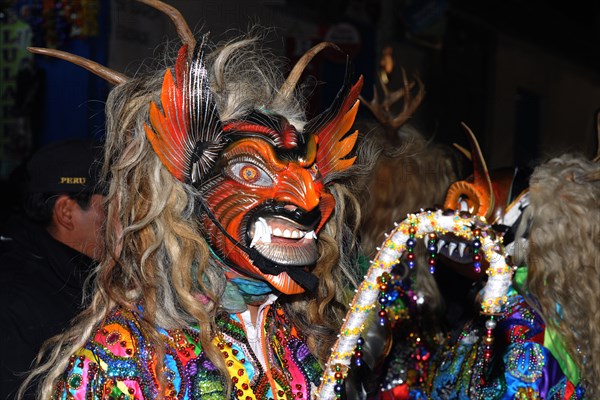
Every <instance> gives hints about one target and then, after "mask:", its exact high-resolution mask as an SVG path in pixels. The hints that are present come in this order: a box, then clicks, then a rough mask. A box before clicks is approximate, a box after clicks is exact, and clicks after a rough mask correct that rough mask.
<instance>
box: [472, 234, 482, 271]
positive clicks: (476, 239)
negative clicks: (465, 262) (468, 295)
mask: <svg viewBox="0 0 600 400" xmlns="http://www.w3.org/2000/svg"><path fill="white" fill-rule="evenodd" d="M472 246H473V268H474V269H475V272H476V273H480V272H481V254H479V249H480V248H481V229H479V228H475V229H473V242H472Z"/></svg>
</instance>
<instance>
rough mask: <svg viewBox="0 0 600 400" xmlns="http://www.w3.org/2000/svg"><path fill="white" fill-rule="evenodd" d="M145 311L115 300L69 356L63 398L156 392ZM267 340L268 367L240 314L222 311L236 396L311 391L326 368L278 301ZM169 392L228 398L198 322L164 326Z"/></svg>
mask: <svg viewBox="0 0 600 400" xmlns="http://www.w3.org/2000/svg"><path fill="white" fill-rule="evenodd" d="M141 313H142V312H141V311H140V313H139V314H138V313H134V312H131V311H128V310H125V309H121V308H118V309H116V310H114V312H113V313H112V314H111V315H110V316H109V317H108V318H107V319H106V322H105V323H104V325H103V326H102V327H100V328H99V329H98V330H97V331H96V332H95V334H94V335H93V337H92V338H91V339H90V340H89V341H88V342H87V344H86V345H85V347H84V348H82V349H81V350H79V351H78V352H77V353H75V354H74V355H73V356H71V360H70V362H69V367H68V369H67V371H65V374H64V375H63V376H62V378H61V379H60V381H59V383H58V384H57V386H56V392H55V395H54V397H55V398H61V399H68V398H86V399H106V398H123V396H124V397H125V398H133V399H142V398H144V399H153V398H156V397H157V396H158V383H157V379H156V376H155V374H154V372H153V371H154V369H153V368H154V366H155V359H154V358H155V356H156V351H155V350H154V349H153V348H152V347H151V346H150V345H149V344H148V343H147V341H146V340H145V339H144V333H143V330H142V328H141V326H140V324H139V318H140V317H141V315H140V314H141ZM264 319H265V323H264V325H263V327H264V329H263V332H262V335H261V336H262V339H261V340H262V341H263V342H262V346H261V347H262V348H263V349H264V351H265V356H266V359H267V360H268V365H269V366H270V369H269V370H268V371H266V370H265V369H264V368H263V367H262V366H261V363H260V362H259V358H258V357H257V354H256V353H255V352H254V351H253V350H252V348H251V345H250V344H249V341H248V337H247V335H246V333H245V330H244V326H243V324H244V323H243V319H242V317H241V316H240V315H238V314H230V315H223V316H221V317H219V318H218V320H217V324H218V325H219V327H220V328H221V333H222V336H221V338H219V339H215V343H216V344H217V346H218V347H219V349H221V350H222V352H223V355H224V357H225V359H226V363H227V368H228V370H229V372H230V376H231V379H232V381H233V383H234V384H235V385H236V389H235V390H233V392H232V393H231V398H240V399H281V398H286V397H285V395H286V394H289V393H292V395H293V397H294V398H299V399H301V398H304V399H308V398H310V396H309V395H310V390H311V386H312V385H318V383H319V377H320V376H321V369H320V367H319V363H318V362H317V361H316V359H315V358H314V357H313V356H312V355H311V354H310V351H309V349H308V347H307V346H306V344H305V343H304V342H303V340H302V338H301V337H300V336H299V335H298V332H297V331H296V329H295V328H294V327H293V326H291V325H290V323H289V321H288V320H287V319H286V317H285V315H284V313H283V310H282V309H281V307H280V306H279V305H278V304H277V303H275V304H273V305H272V306H270V307H268V309H267V310H266V312H265V315H264ZM160 333H161V334H162V336H163V342H164V344H165V354H166V357H165V367H166V368H167V372H166V374H167V377H168V378H167V379H168V381H169V383H168V390H167V392H166V393H165V398H167V399H169V398H172V399H175V398H177V399H224V398H227V396H226V387H227V386H226V383H225V382H224V381H223V379H222V376H221V375H220V373H219V371H218V370H217V369H216V368H215V366H214V365H213V364H212V363H211V361H210V360H209V359H208V358H207V357H206V356H205V355H204V353H203V351H202V346H201V345H200V343H199V339H198V333H199V327H198V326H194V327H190V328H188V329H177V330H169V331H167V330H164V329H161V330H160Z"/></svg>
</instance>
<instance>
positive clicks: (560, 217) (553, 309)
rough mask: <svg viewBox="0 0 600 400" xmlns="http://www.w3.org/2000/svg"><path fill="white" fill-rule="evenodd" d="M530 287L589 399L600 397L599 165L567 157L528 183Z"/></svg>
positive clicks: (551, 163) (543, 168)
mask: <svg viewBox="0 0 600 400" xmlns="http://www.w3.org/2000/svg"><path fill="white" fill-rule="evenodd" d="M530 201H531V208H532V211H531V215H532V217H531V221H530V223H531V228H530V229H531V230H530V235H529V244H528V254H527V264H528V266H529V271H528V276H527V289H528V291H529V293H530V294H531V296H532V297H533V299H534V304H535V305H536V306H537V307H538V308H539V310H540V312H541V315H542V317H543V318H544V320H545V322H546V324H547V325H548V326H550V327H552V328H553V329H555V330H556V331H557V332H558V333H559V334H560V336H561V338H562V340H563V342H564V346H565V349H566V351H567V352H568V353H569V355H570V356H571V358H572V359H573V360H574V361H575V362H576V364H577V366H578V367H579V369H580V372H581V379H582V383H583V384H584V386H585V388H586V398H590V399H595V398H597V397H598V396H599V395H600V252H599V247H598V243H600V163H593V162H591V161H589V160H587V159H584V158H582V157H577V156H574V155H563V156H561V157H559V158H554V159H552V160H550V161H549V162H547V163H545V164H543V165H540V166H539V167H537V168H536V169H535V171H534V173H533V175H532V176H531V181H530Z"/></svg>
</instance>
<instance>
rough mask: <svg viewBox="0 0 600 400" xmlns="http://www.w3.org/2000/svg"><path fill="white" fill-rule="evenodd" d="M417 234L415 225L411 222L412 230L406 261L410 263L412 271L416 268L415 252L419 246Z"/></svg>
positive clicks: (407, 243)
mask: <svg viewBox="0 0 600 400" xmlns="http://www.w3.org/2000/svg"><path fill="white" fill-rule="evenodd" d="M415 233H417V229H416V228H415V223H414V222H411V224H410V228H408V240H407V241H406V260H407V261H408V266H409V268H410V269H413V268H414V267H415V253H414V251H415V246H416V244H417V241H416V240H415Z"/></svg>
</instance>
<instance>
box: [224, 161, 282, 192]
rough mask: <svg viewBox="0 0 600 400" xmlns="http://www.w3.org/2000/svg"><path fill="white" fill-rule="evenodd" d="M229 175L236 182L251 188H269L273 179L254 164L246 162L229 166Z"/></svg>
mask: <svg viewBox="0 0 600 400" xmlns="http://www.w3.org/2000/svg"><path fill="white" fill-rule="evenodd" d="M227 172H228V173H229V175H231V177H232V178H234V179H236V180H237V181H239V182H241V183H244V184H247V185H253V186H261V187H269V186H272V185H273V179H272V178H271V176H269V174H268V173H267V172H265V171H264V170H263V169H262V168H260V167H259V166H257V165H255V164H251V163H248V162H233V163H231V164H229V167H228V171H227Z"/></svg>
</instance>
